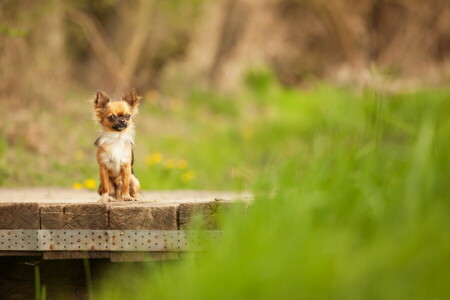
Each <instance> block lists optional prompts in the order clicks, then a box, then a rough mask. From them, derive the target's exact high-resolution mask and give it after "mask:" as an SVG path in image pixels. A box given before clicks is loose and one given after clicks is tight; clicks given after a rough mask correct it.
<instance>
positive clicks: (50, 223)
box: [41, 203, 109, 259]
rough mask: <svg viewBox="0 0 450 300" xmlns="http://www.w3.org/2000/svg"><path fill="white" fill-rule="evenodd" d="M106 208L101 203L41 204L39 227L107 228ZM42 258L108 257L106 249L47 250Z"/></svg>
mask: <svg viewBox="0 0 450 300" xmlns="http://www.w3.org/2000/svg"><path fill="white" fill-rule="evenodd" d="M107 228H108V208H107V206H106V205H105V204H101V203H82V204H65V205H63V204H47V205H42V206H41V229H107ZM42 257H43V258H44V259H82V258H86V257H88V258H109V252H107V251H90V252H83V251H48V252H43V254H42Z"/></svg>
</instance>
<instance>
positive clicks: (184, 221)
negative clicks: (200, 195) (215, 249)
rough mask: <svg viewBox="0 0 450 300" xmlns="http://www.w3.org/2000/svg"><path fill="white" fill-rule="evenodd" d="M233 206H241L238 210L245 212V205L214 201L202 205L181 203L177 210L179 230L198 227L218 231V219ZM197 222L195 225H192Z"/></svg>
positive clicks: (242, 203)
mask: <svg viewBox="0 0 450 300" xmlns="http://www.w3.org/2000/svg"><path fill="white" fill-rule="evenodd" d="M234 206H241V207H239V210H240V211H242V212H243V213H245V212H246V203H244V202H240V203H234V202H230V201H224V200H215V201H209V202H204V203H181V204H180V206H179V208H178V225H179V229H182V230H183V229H192V227H193V226H199V227H200V228H202V229H218V228H219V223H220V218H221V217H222V216H223V215H224V214H225V213H227V212H228V211H230V210H231V209H232V208H233V207H234ZM196 222H198V223H197V224H194V223H196Z"/></svg>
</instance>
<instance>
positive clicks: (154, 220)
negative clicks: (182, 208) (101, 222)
mask: <svg viewBox="0 0 450 300" xmlns="http://www.w3.org/2000/svg"><path fill="white" fill-rule="evenodd" d="M109 228H110V229H123V230H127V229H128V230H176V229H177V205H173V204H169V205H164V204H152V203H149V204H140V205H133V206H111V207H110V210H109Z"/></svg>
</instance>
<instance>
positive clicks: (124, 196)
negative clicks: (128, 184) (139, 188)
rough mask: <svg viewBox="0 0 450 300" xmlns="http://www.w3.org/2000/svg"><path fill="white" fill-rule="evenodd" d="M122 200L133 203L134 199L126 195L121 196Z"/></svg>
mask: <svg viewBox="0 0 450 300" xmlns="http://www.w3.org/2000/svg"><path fill="white" fill-rule="evenodd" d="M122 199H123V201H134V198H133V197H131V196H130V195H129V194H128V195H123V196H122Z"/></svg>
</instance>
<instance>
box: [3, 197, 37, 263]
mask: <svg viewBox="0 0 450 300" xmlns="http://www.w3.org/2000/svg"><path fill="white" fill-rule="evenodd" d="M0 229H39V205H38V204H37V203H0ZM40 255H41V254H40V253H39V252H34V251H29V252H22V251H0V256H40Z"/></svg>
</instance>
